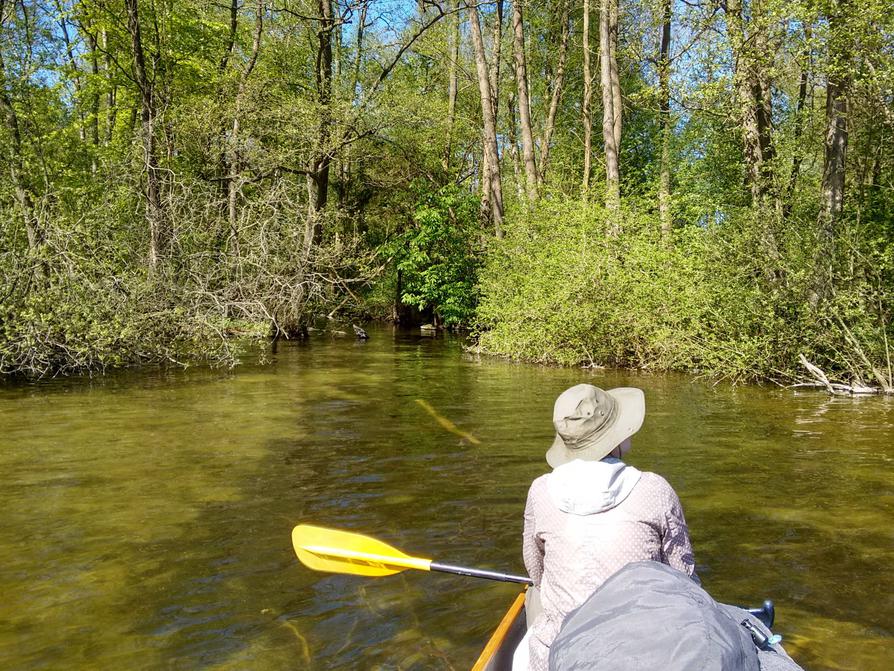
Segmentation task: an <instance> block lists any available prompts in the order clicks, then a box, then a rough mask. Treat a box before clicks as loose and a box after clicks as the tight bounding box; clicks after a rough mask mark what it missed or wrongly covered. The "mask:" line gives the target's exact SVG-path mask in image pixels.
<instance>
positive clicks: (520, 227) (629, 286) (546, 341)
mask: <svg viewBox="0 0 894 671" xmlns="http://www.w3.org/2000/svg"><path fill="white" fill-rule="evenodd" d="M609 216H617V217H618V219H617V220H616V221H617V222H620V227H619V228H620V232H619V233H616V232H614V231H615V229H616V228H618V227H617V226H609V225H608V221H609ZM755 216H756V215H755V214H754V213H751V212H750V211H748V210H743V211H742V212H733V213H732V214H730V215H729V216H728V217H727V219H726V220H725V221H722V222H720V223H717V224H712V225H708V226H688V227H683V228H679V229H677V230H676V231H675V234H674V239H673V240H672V241H669V242H664V241H662V240H661V239H660V237H659V235H658V231H659V223H658V221H657V217H655V216H654V215H652V214H650V213H643V212H638V211H632V210H628V211H623V212H621V213H620V214H619V215H610V214H609V213H608V212H606V210H605V209H604V208H603V207H602V206H601V205H598V204H594V203H587V202H580V201H565V202H544V203H542V204H541V205H540V206H539V207H538V208H537V209H535V210H533V211H531V212H530V213H528V214H525V213H519V216H516V217H513V218H512V219H510V220H509V221H507V222H506V237H505V239H504V240H502V241H499V242H496V243H494V244H493V245H492V247H491V249H490V253H489V256H488V258H487V261H486V263H485V265H484V267H483V269H482V271H481V282H480V290H481V295H482V298H481V303H480V305H479V307H478V311H477V317H478V322H479V340H478V347H479V349H480V350H481V351H483V352H490V353H494V354H501V355H505V356H509V357H513V358H520V359H525V360H530V361H537V362H543V363H556V364H561V365H578V364H587V365H590V364H599V365H609V366H630V367H636V368H649V369H658V370H686V371H697V372H700V373H703V374H706V375H710V376H713V377H719V378H728V379H732V380H746V379H751V380H754V379H775V380H790V379H792V378H794V377H797V372H796V370H797V369H798V367H799V363H798V355H799V354H801V353H803V354H805V355H806V356H807V357H808V359H811V360H815V361H819V362H821V363H822V364H823V365H825V366H828V368H829V370H830V371H832V372H836V373H839V374H841V375H850V376H851V377H856V378H859V379H868V378H873V377H875V378H877V377H878V376H877V375H874V374H873V372H872V368H873V366H875V367H883V364H884V363H885V362H886V361H887V356H888V355H887V352H886V350H885V347H886V344H885V343H886V340H885V339H886V338H888V337H889V334H890V331H891V327H890V324H891V322H890V319H889V318H888V317H887V316H886V315H887V314H888V312H887V311H889V310H890V306H891V305H892V298H894V297H892V294H891V290H890V289H886V287H889V286H890V282H888V283H887V284H886V283H885V282H884V281H883V280H881V279H880V277H881V275H880V272H881V271H880V270H879V268H881V267H882V266H883V265H884V264H883V262H882V259H883V258H884V254H883V252H882V250H881V249H879V250H876V252H875V253H874V254H873V255H872V258H873V259H874V260H873V261H871V262H870V261H869V257H868V256H866V254H868V253H869V252H868V251H867V250H864V252H863V254H864V256H863V260H862V261H861V263H860V264H859V265H860V267H861V268H863V269H864V271H865V270H866V269H867V268H873V269H875V270H874V272H873V273H872V277H873V278H874V279H870V276H869V275H866V274H865V272H864V273H863V275H861V274H860V273H853V272H852V273H851V274H850V275H849V276H844V275H842V274H841V273H839V275H838V276H837V283H836V286H837V287H838V288H837V290H836V293H835V294H834V298H833V299H832V300H831V301H828V302H825V303H822V304H821V305H818V306H817V305H813V304H811V302H810V286H809V278H810V277H811V276H812V273H811V271H812V268H813V266H812V264H813V263H814V261H813V256H812V254H811V253H810V249H811V245H810V244H808V243H807V242H806V240H808V239H809V236H810V232H809V231H810V228H809V226H808V225H807V224H805V225H804V226H803V227H798V226H791V227H789V229H788V230H787V232H786V235H785V236H784V237H783V238H782V239H781V241H780V242H781V251H780V255H781V256H780V258H779V259H776V260H773V261H772V262H771V261H770V260H768V259H767V258H766V255H764V254H763V253H762V242H761V240H762V238H761V235H762V229H761V228H760V226H757V225H755ZM882 248H883V249H886V250H887V252H886V253H887V254H890V253H891V250H890V248H889V247H885V246H884V245H882ZM850 254H851V257H852V256H853V253H852V252H850ZM842 255H843V256H846V255H847V253H846V250H843V251H842ZM851 260H853V259H851ZM838 265H839V266H846V267H852V266H853V263H851V264H850V266H847V264H846V263H845V262H844V261H843V260H841V261H839V263H838ZM887 268H888V269H889V271H888V275H887V276H888V277H890V268H891V264H890V263H888V265H887ZM886 292H887V293H886ZM873 306H874V307H873ZM858 350H860V351H858ZM861 352H862V354H861ZM870 362H874V363H870ZM861 376H862V377H861Z"/></svg>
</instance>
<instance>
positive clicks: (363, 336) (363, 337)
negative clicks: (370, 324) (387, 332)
mask: <svg viewBox="0 0 894 671" xmlns="http://www.w3.org/2000/svg"><path fill="white" fill-rule="evenodd" d="M351 326H353V327H354V334H355V335H356V336H357V338H359V339H360V340H366V339H368V338H369V335H368V334H367V332H366V331H364V330H363V329H362V328H360V327H359V326H357V325H356V324H351Z"/></svg>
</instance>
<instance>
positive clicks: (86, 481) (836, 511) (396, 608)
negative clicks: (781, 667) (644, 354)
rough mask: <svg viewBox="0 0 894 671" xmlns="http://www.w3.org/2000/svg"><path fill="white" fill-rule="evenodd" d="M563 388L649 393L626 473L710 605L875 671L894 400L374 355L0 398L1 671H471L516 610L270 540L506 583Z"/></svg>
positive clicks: (108, 381)
mask: <svg viewBox="0 0 894 671" xmlns="http://www.w3.org/2000/svg"><path fill="white" fill-rule="evenodd" d="M581 381H587V382H592V383H594V384H598V385H600V386H603V387H607V388H608V387H614V386H638V387H642V388H643V389H644V390H645V393H646V401H647V417H646V422H645V425H644V426H643V429H642V430H641V432H640V433H639V434H637V436H635V438H634V442H633V451H632V452H631V453H630V455H629V457H628V462H629V463H632V464H633V465H635V466H637V467H639V468H641V469H645V470H654V471H657V472H659V473H661V474H662V475H664V476H665V477H666V478H667V479H668V480H669V481H670V482H671V484H672V485H673V486H674V487H675V488H676V490H677V492H678V493H679V495H680V498H681V499H682V502H683V506H684V509H685V512H686V516H687V520H688V522H689V527H690V531H691V534H692V539H693V544H694V547H695V555H696V561H697V564H698V569H699V573H700V575H701V578H702V582H703V584H704V586H705V587H706V588H707V589H708V590H709V591H710V592H711V593H712V595H713V596H714V597H715V598H717V599H718V600H722V601H726V602H730V603H737V604H746V605H759V604H760V603H761V602H762V601H763V600H764V599H765V598H772V599H774V600H775V602H776V604H777V624H776V630H777V632H778V633H781V634H782V635H783V636H784V637H785V640H784V645H785V646H786V649H787V650H788V651H789V652H790V653H791V654H792V655H793V656H794V657H795V658H796V659H797V660H798V661H799V662H800V663H801V664H802V665H803V666H804V667H805V668H807V669H810V670H812V671H825V670H829V671H831V670H839V669H854V670H855V671H856V670H859V671H889V670H890V669H892V668H894V638H892V634H894V625H892V622H894V589H892V587H894V584H892V583H894V581H892V579H891V567H892V565H894V469H892V457H894V399H882V398H859V399H851V398H829V397H827V396H825V395H824V394H823V393H819V392H813V391H810V392H799V393H796V392H794V391H792V390H780V389H774V388H760V387H747V386H741V387H735V388H731V387H729V386H725V385H716V386H714V385H711V384H710V383H708V382H704V381H692V380H690V379H689V378H687V377H683V376H657V375H645V374H637V373H632V372H623V371H621V372H618V371H605V370H574V369H554V368H544V367H534V366H528V365H522V364H515V363H510V362H505V361H501V360H495V359H489V358H478V357H475V356H473V355H470V354H467V353H465V352H464V351H463V347H462V342H461V341H460V340H459V339H457V338H452V337H449V336H447V337H445V336H439V337H438V338H431V337H427V336H423V335H420V334H419V333H418V332H394V331H392V330H391V329H386V328H375V329H371V338H370V340H369V341H367V342H357V341H355V340H354V339H353V338H336V339H331V338H328V337H324V336H316V337H315V338H314V339H312V340H311V341H310V342H308V343H285V344H280V346H279V348H278V350H277V351H276V353H275V354H273V355H272V361H271V362H270V363H269V364H267V365H258V364H256V363H253V362H252V361H246V362H245V363H244V364H243V365H242V366H240V367H238V368H236V369H234V370H207V369H189V370H186V371H182V370H176V371H166V372H164V371H155V372H153V371H135V372H123V373H115V374H111V375H108V376H105V377H98V378H94V379H64V380H49V381H43V382H39V383H34V384H9V383H7V384H6V385H4V386H0V467H2V474H3V487H2V489H0V507H2V510H3V515H2V524H0V567H2V569H0V594H2V595H3V597H2V601H0V667H2V668H4V669H16V670H19V669H21V670H32V669H51V668H66V669H75V668H84V669H87V668H90V669H112V668H118V669H128V670H139V669H190V670H193V669H208V670H212V669H213V670H224V669H232V670H236V669H239V670H243V669H252V670H258V671H268V670H278V669H302V670H303V669H320V670H328V669H364V670H366V669H383V670H384V669H456V670H463V669H468V668H469V667H470V666H471V664H472V662H473V661H474V659H475V658H476V656H477V654H478V652H479V651H480V649H481V647H482V645H483V644H484V642H485V640H486V639H487V637H488V635H489V633H490V631H491V630H492V629H493V628H494V627H495V626H496V624H497V622H498V621H499V619H500V616H501V615H502V612H503V611H504V610H505V609H506V607H508V605H509V602H510V601H511V600H512V598H513V595H514V593H515V590H516V588H515V587H514V586H512V585H509V584H503V583H492V582H485V581H480V580H474V579H471V578H463V577H458V576H451V575H444V574H430V573H424V572H418V571H407V572H404V573H401V574H399V575H396V576H390V577H385V578H376V579H373V578H361V577H354V576H345V575H329V574H322V573H315V572H312V571H309V570H308V569H306V568H305V567H303V566H302V565H300V564H299V563H298V562H297V561H296V560H295V557H294V554H293V551H292V548H291V546H290V531H291V529H292V527H293V526H294V525H295V524H298V523H301V522H306V523H313V524H318V525H323V526H331V527H335V528H339V529H346V530H354V531H361V532H363V533H366V534H370V535H373V536H375V537H377V538H379V539H382V540H384V541H386V542H389V543H392V544H393V545H396V546H397V547H399V548H401V549H402V550H404V551H406V552H408V553H410V554H418V555H421V556H428V557H433V558H434V559H435V560H437V561H442V562H446V563H452V564H460V565H466V566H473V567H481V568H490V569H495V570H499V571H506V572H514V573H517V572H524V567H523V565H522V562H521V557H520V534H521V520H522V510H523V506H524V500H525V495H526V491H527V487H528V485H529V483H530V481H531V480H532V479H533V478H534V477H536V476H537V475H539V474H540V473H542V472H544V471H545V470H546V469H547V466H546V464H545V462H544V460H543V454H544V452H545V450H546V448H547V447H548V445H549V443H550V440H551V435H552V432H551V422H550V420H551V412H552V403H553V400H554V399H555V397H556V395H557V394H558V393H559V392H561V391H562V390H563V389H565V388H566V387H568V386H570V385H572V384H576V383H578V382H581ZM439 418H440V419H442V420H446V421H443V422H439V421H438V419H439ZM448 422H449V423H452V425H453V428H454V430H453V431H451V430H448V429H449V428H451V425H450V424H449V423H448ZM445 424H446V426H445Z"/></svg>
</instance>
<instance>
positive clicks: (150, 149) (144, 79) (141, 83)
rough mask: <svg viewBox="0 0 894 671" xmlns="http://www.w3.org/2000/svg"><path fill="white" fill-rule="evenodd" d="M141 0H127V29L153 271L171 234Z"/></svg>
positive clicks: (125, 0) (163, 252)
mask: <svg viewBox="0 0 894 671" xmlns="http://www.w3.org/2000/svg"><path fill="white" fill-rule="evenodd" d="M137 1H138V0H124V3H125V7H126V9H127V29H128V32H130V38H131V47H132V50H133V62H134V81H135V82H136V84H137V86H138V87H139V89H140V134H141V137H142V141H143V161H144V164H145V169H146V191H145V196H146V220H147V222H148V224H149V271H150V272H154V271H155V270H156V268H157V267H158V263H159V261H160V260H161V259H162V258H163V257H164V256H165V254H166V253H167V248H168V244H169V242H170V233H169V231H168V227H167V222H166V221H165V216H164V210H163V208H162V204H161V180H160V177H159V161H158V149H157V144H156V136H155V120H156V109H155V97H154V84H153V81H152V80H151V79H150V78H149V74H148V73H147V72H146V60H145V56H144V53H143V40H142V35H141V32H140V13H139V7H138V5H137Z"/></svg>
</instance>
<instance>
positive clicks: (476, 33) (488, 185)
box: [469, 4, 503, 238]
mask: <svg viewBox="0 0 894 671" xmlns="http://www.w3.org/2000/svg"><path fill="white" fill-rule="evenodd" d="M478 19H479V13H478V5H477V4H476V5H473V6H471V7H469V26H470V28H471V30H470V32H471V34H472V46H473V49H474V54H475V69H476V71H477V73H478V91H479V94H480V96H481V116H482V120H483V129H482V132H483V135H482V145H483V152H482V153H483V157H482V163H483V166H484V174H483V176H482V183H483V187H482V190H483V192H484V194H485V197H484V198H483V199H482V200H483V201H484V202H485V204H486V207H487V214H488V216H489V217H490V219H491V220H492V222H493V226H494V232H495V233H496V236H497V237H498V238H502V237H503V185H502V181H501V179H500V152H499V149H498V148H497V124H496V117H495V115H494V109H495V102H494V89H493V87H492V86H491V79H490V73H489V71H488V64H487V57H486V56H485V53H484V39H483V38H482V35H481V24H480V23H479V20H478ZM497 20H499V16H498V17H497Z"/></svg>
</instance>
